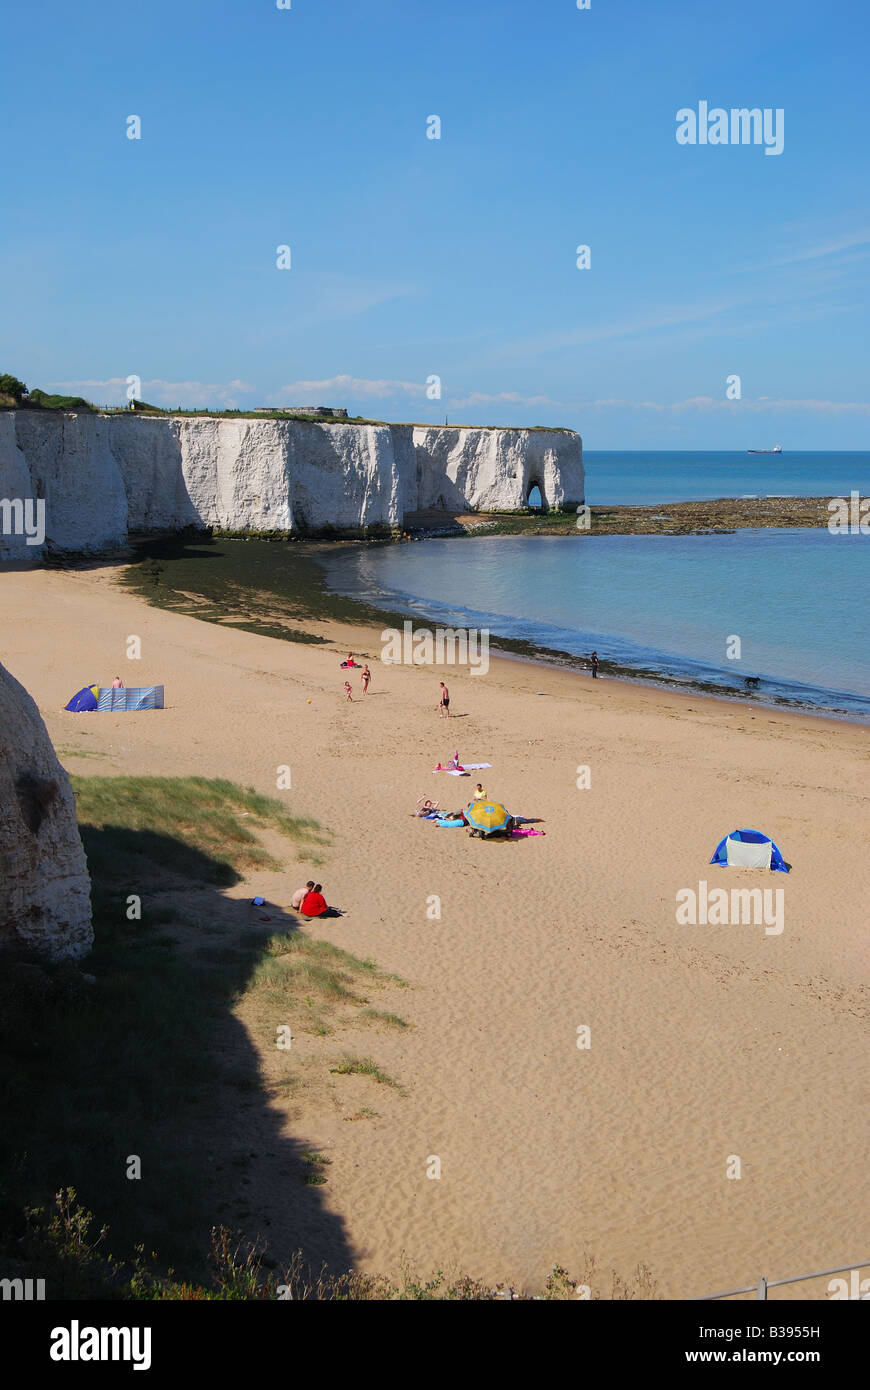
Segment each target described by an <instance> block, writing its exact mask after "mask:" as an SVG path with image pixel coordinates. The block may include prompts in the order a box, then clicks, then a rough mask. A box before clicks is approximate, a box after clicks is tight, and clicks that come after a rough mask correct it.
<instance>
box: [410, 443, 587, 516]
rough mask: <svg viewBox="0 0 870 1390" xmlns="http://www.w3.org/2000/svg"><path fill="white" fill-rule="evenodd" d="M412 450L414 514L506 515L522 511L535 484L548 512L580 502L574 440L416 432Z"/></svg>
mask: <svg viewBox="0 0 870 1390" xmlns="http://www.w3.org/2000/svg"><path fill="white" fill-rule="evenodd" d="M414 449H415V451H416V455H417V498H418V500H417V507H419V508H424V507H448V508H465V507H467V508H468V509H469V510H471V511H494V510H496V509H498V508H504V509H505V510H507V511H510V510H514V509H516V508H517V507H524V506H525V505H526V502H527V501H528V496H529V489H530V488H531V487H532V485H533V484H534V483H537V484H538V486H539V487H540V489H541V495H542V496H543V497H544V498H545V499H546V503H547V506H548V507H551V508H552V507H563V506H569V505H570V504H572V503H573V504H574V505H575V506H577V505H578V504H579V503H580V502H582V501H583V496H584V480H583V456H582V447H581V443H580V436H579V435H576V434H569V433H566V432H565V431H563V430H473V429H449V428H447V427H446V426H445V427H444V428H443V429H437V428H432V429H424V428H422V427H417V428H415V429H414ZM409 510H413V508H409Z"/></svg>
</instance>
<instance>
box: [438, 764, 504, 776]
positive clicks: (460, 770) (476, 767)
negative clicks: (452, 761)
mask: <svg viewBox="0 0 870 1390" xmlns="http://www.w3.org/2000/svg"><path fill="white" fill-rule="evenodd" d="M484 767H492V763H463V764H462V766H461V767H433V769H432V771H433V772H447V773H449V775H450V776H451V777H467V776H468V774H469V772H480V770H481V769H482V768H484Z"/></svg>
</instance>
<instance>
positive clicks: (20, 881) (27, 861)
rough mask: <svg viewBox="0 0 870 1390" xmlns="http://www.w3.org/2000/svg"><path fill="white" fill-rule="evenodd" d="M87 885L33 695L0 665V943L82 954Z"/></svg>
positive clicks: (69, 798)
mask: <svg viewBox="0 0 870 1390" xmlns="http://www.w3.org/2000/svg"><path fill="white" fill-rule="evenodd" d="M90 892H91V885H90V879H89V877H88V867H87V863H86V861H85V852H84V850H83V848H82V842H81V840H80V839H79V831H78V823H77V821H76V808H75V800H74V798H73V794H72V788H71V787H70V781H69V777H68V776H67V774H66V772H65V771H64V769H63V768H62V767H61V765H60V763H59V762H58V760H57V754H56V753H55V751H54V748H53V747H52V744H51V739H50V738H49V736H48V730H47V729H46V727H45V724H44V723H43V721H42V716H41V715H40V713H39V710H38V709H37V708H36V705H35V704H34V702H33V700H32V699H31V698H30V696H29V695H28V693H27V691H26V690H25V689H24V687H23V686H22V685H19V683H18V681H17V680H15V678H14V677H13V676H11V675H10V674H9V672H8V671H7V670H6V669H5V668H4V667H3V666H0V947H5V948H7V949H11V950H12V951H13V952H15V953H20V952H25V953H28V954H29V953H32V954H34V955H38V956H41V957H43V958H45V959H48V960H65V959H69V960H76V959H78V958H79V957H81V956H84V955H87V953H88V951H89V950H90V949H91V944H92V942H93V929H92V927H91V899H90Z"/></svg>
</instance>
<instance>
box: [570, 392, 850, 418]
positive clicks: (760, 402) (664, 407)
mask: <svg viewBox="0 0 870 1390" xmlns="http://www.w3.org/2000/svg"><path fill="white" fill-rule="evenodd" d="M571 408H572V409H574V410H587V411H588V410H647V411H651V412H654V413H656V414H659V415H668V414H670V415H690V414H693V413H695V414H699V413H701V414H704V413H722V412H725V413H727V414H729V415H735V416H736V415H739V414H740V413H741V412H742V411H748V412H751V413H752V414H756V415H765V414H775V413H781V412H782V411H808V412H812V413H814V414H817V415H868V414H870V402H868V401H823V400H812V399H806V400H788V399H785V398H783V397H774V396H759V397H757V399H755V400H746V399H744V400H739V401H729V400H716V399H714V397H712V396H691V397H689V398H688V399H687V400H684V401H669V402H664V401H629V400H623V399H619V398H616V397H613V398H610V399H606V400H595V401H575V402H572V407H571Z"/></svg>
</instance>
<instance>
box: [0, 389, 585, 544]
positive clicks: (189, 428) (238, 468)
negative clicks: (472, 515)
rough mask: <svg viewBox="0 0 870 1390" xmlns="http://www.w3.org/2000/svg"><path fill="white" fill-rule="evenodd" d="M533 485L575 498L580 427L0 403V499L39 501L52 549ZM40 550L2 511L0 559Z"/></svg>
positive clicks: (345, 515)
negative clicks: (247, 416)
mask: <svg viewBox="0 0 870 1390" xmlns="http://www.w3.org/2000/svg"><path fill="white" fill-rule="evenodd" d="M533 483H538V484H539V486H540V488H541V491H542V493H543V495H544V497H545V498H546V501H547V504H548V505H549V506H550V507H558V506H563V505H566V504H568V503H575V504H576V503H579V502H582V500H583V460H582V449H581V443H580V438H579V436H578V435H576V434H572V433H570V432H567V431H561V430H501V429H449V428H446V427H445V428H443V429H436V428H431V429H430V428H428V427H417V426H412V425H354V424H347V425H344V424H316V423H313V422H312V423H310V424H309V423H308V422H307V421H306V422H303V421H291V420H270V419H262V420H241V419H240V420H218V419H209V418H201V419H182V418H179V417H160V416H143V415H139V416H136V415H96V414H94V415H90V414H73V413H60V412H48V411H45V412H42V411H28V410H16V411H4V412H0V499H3V498H7V499H15V498H18V499H22V500H23V499H27V498H30V499H42V500H43V501H44V504H45V544H46V546H47V547H48V548H49V549H52V548H53V549H57V550H69V551H78V552H87V551H94V552H97V551H103V550H108V549H114V548H118V547H119V546H122V545H123V544H124V543H125V541H126V538H127V535H128V533H129V532H134V531H165V530H177V529H181V528H182V527H184V526H190V525H196V526H215V527H220V528H224V529H226V530H252V531H291V530H303V529H305V528H320V527H325V526H332V527H336V528H339V529H343V528H347V529H356V528H360V527H368V526H399V527H400V526H401V525H402V520H403V517H404V514H405V513H406V512H409V511H416V510H419V509H422V508H427V507H446V508H456V509H459V510H463V511H478V510H490V509H495V508H504V509H505V510H512V509H514V508H517V507H522V506H524V505H525V503H526V501H527V499H528V493H529V488H530V486H531V485H532V484H533ZM20 529H21V528H20V527H19V528H18V530H19V531H20ZM42 553H43V546H42V545H41V544H33V545H28V544H27V540H26V537H25V535H24V534H15V527H14V525H12V524H10V523H9V522H8V521H7V522H6V524H5V525H4V518H3V517H2V516H0V560H2V559H18V560H23V561H31V562H33V561H35V560H38V559H39V558H40V557H41V555H42Z"/></svg>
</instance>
